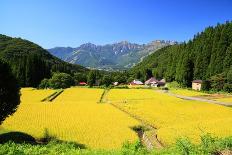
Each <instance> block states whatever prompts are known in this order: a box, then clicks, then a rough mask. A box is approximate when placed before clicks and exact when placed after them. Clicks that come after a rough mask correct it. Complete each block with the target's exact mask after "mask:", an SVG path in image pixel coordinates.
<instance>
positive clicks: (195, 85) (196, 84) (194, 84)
mask: <svg viewBox="0 0 232 155" xmlns="http://www.w3.org/2000/svg"><path fill="white" fill-rule="evenodd" d="M201 85H202V80H193V81H192V89H194V90H201Z"/></svg>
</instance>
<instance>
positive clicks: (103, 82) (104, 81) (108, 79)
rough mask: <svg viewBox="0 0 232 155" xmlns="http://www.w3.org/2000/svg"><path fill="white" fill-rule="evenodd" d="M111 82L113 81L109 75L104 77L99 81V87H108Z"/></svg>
mask: <svg viewBox="0 0 232 155" xmlns="http://www.w3.org/2000/svg"><path fill="white" fill-rule="evenodd" d="M112 82H113V79H112V78H111V77H110V76H109V75H104V76H103V77H102V80H101V85H105V86H106V87H108V86H110V85H111V84H112Z"/></svg>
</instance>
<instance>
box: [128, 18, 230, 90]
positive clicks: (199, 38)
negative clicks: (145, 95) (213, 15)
mask: <svg viewBox="0 0 232 155" xmlns="http://www.w3.org/2000/svg"><path fill="white" fill-rule="evenodd" d="M231 66H232V22H226V23H225V24H218V25H217V26H216V27H208V28H206V29H205V31H204V32H202V33H198V34H197V35H195V36H194V38H193V39H192V40H190V41H189V42H188V43H182V44H179V45H173V46H168V47H164V48H162V49H160V50H158V51H156V52H154V53H153V54H151V55H149V56H148V57H146V58H145V59H144V60H143V61H142V62H141V63H139V64H138V65H136V66H135V67H134V68H132V69H131V70H130V73H131V74H132V75H136V76H135V77H137V78H138V79H141V77H142V76H144V75H145V74H144V73H143V71H144V70H147V69H149V70H152V72H153V75H154V76H155V77H156V78H165V79H166V81H168V82H170V81H174V80H176V81H177V82H178V83H180V84H181V85H182V86H188V87H189V86H191V81H192V80H197V79H200V80H207V79H209V78H211V77H212V76H215V75H217V74H221V73H225V74H226V73H227V72H228V71H230V70H231ZM225 78H226V77H225ZM213 85H214V84H213ZM216 89H219V88H216ZM220 89H223V86H222V87H220Z"/></svg>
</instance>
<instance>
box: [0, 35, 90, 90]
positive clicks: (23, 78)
mask: <svg viewBox="0 0 232 155" xmlns="http://www.w3.org/2000/svg"><path fill="white" fill-rule="evenodd" d="M0 59H1V60H3V61H6V62H7V63H9V65H10V66H11V68H12V71H13V73H14V75H15V76H16V78H17V79H18V81H19V83H20V86H33V87H36V86H38V84H39V83H40V81H41V80H42V79H44V78H48V77H50V76H51V73H52V72H56V71H59V72H66V73H73V72H83V71H86V69H85V68H84V67H82V66H79V65H72V64H68V63H66V62H64V61H62V60H60V59H58V58H56V57H54V56H52V55H51V54H50V53H49V52H47V51H46V50H44V49H43V48H41V47H40V46H38V45H36V44H34V43H32V42H30V41H27V40H23V39H20V38H11V37H8V36H5V35H0Z"/></svg>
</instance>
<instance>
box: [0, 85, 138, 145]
mask: <svg viewBox="0 0 232 155" xmlns="http://www.w3.org/2000/svg"><path fill="white" fill-rule="evenodd" d="M21 92H22V97H21V105H20V106H19V108H18V110H17V111H16V113H15V114H14V115H13V116H10V117H9V118H7V119H6V120H5V121H4V123H3V124H2V125H1V126H0V129H1V128H2V130H3V129H4V130H7V131H20V132H24V133H27V134H29V135H31V136H33V137H35V138H37V139H39V138H42V137H43V136H44V132H45V130H48V132H49V134H50V135H51V136H55V137H56V138H58V139H59V140H64V141H73V142H77V143H79V144H83V145H85V146H86V147H87V148H96V149H103V148H104V149H116V148H120V147H121V146H122V144H123V143H124V142H125V141H127V140H128V141H133V142H134V141H136V140H138V137H137V134H136V133H135V132H134V131H133V130H132V129H131V128H132V127H133V126H137V125H139V122H137V121H136V120H134V119H133V118H130V117H129V116H128V115H126V114H124V113H123V112H121V111H119V110H117V109H116V108H114V107H113V106H111V105H109V104H99V103H98V101H99V99H100V97H101V94H102V92H103V89H88V88H69V89H66V90H65V91H64V92H63V93H62V94H61V95H60V96H58V97H57V98H56V99H55V100H54V101H53V102H40V101H41V100H42V99H43V98H45V97H46V96H48V95H50V94H51V93H53V92H54V91H53V90H32V89H30V88H29V89H28V88H26V89H22V91H21Z"/></svg>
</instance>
